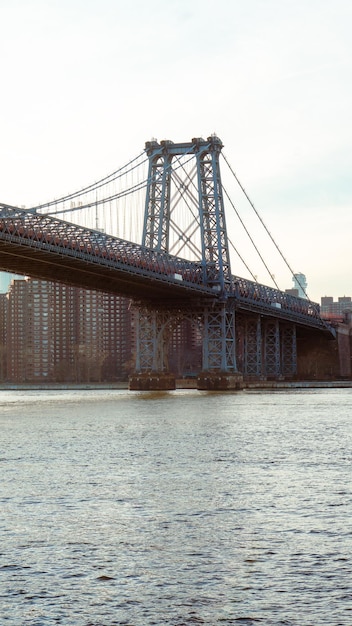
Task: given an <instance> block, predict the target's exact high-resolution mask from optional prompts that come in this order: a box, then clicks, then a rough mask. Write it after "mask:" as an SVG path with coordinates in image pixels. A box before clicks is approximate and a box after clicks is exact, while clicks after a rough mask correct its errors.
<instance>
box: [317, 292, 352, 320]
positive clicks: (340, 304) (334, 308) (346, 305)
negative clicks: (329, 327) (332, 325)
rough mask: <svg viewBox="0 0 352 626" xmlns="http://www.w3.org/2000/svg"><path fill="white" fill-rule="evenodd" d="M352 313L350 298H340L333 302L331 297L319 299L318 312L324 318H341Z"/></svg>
mask: <svg viewBox="0 0 352 626" xmlns="http://www.w3.org/2000/svg"><path fill="white" fill-rule="evenodd" d="M347 311H352V301H351V296H342V297H340V298H338V300H337V302H334V298H333V297H331V296H324V297H323V298H321V305H320V312H321V315H322V316H323V317H326V318H331V319H334V318H343V316H344V314H345V312H347Z"/></svg>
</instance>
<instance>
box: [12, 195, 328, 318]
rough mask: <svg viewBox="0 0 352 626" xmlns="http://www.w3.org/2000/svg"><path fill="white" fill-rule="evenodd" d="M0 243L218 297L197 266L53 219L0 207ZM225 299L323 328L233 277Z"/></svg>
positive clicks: (267, 290) (316, 313) (312, 309)
mask: <svg viewBox="0 0 352 626" xmlns="http://www.w3.org/2000/svg"><path fill="white" fill-rule="evenodd" d="M0 238H1V239H4V238H5V239H8V240H10V241H14V242H17V243H20V244H26V245H29V246H35V247H39V248H42V249H43V248H46V249H47V250H50V251H54V252H56V253H58V254H60V253H61V254H62V253H64V254H65V255H71V256H76V257H80V258H85V259H89V260H90V261H93V262H97V263H102V264H104V265H107V264H108V265H111V266H112V267H115V268H122V269H124V270H125V271H130V272H131V273H135V274H144V275H149V276H150V275H152V276H155V278H156V279H159V280H165V281H168V282H170V281H174V282H177V283H183V284H185V286H187V285H188V286H189V285H193V286H194V288H196V289H197V290H200V292H202V293H204V294H208V295H209V294H213V295H214V296H215V297H217V295H218V292H217V285H216V284H215V285H209V284H208V282H207V280H206V270H205V272H204V267H203V266H202V264H201V263H200V262H192V261H188V260H185V259H182V258H179V257H175V256H172V255H169V254H167V253H166V252H157V251H155V250H152V249H150V248H146V247H143V246H140V245H138V244H135V243H132V242H129V241H126V240H123V239H119V238H118V237H113V236H111V235H107V234H105V233H103V232H100V231H98V230H91V229H87V228H84V227H81V226H78V225H76V224H72V223H70V222H65V221H63V220H59V219H57V218H55V217H53V216H48V215H41V214H37V213H35V212H30V211H25V210H22V209H17V208H16V207H9V206H7V205H0ZM227 295H229V296H231V297H234V298H235V300H236V303H237V304H238V307H239V308H244V309H252V310H254V311H262V312H265V314H267V315H270V314H272V315H275V316H276V317H280V315H282V317H285V316H286V317H287V316H289V317H290V319H297V321H299V320H301V321H302V322H303V323H307V322H308V324H309V325H311V326H315V327H319V328H320V327H321V328H324V327H327V326H328V324H327V323H326V322H325V321H324V320H322V319H321V316H320V307H319V305H318V304H316V303H313V302H311V301H309V300H306V299H304V298H299V297H296V296H292V295H290V294H287V293H285V292H282V291H278V290H277V289H274V288H272V287H268V286H266V285H261V284H258V283H256V282H254V281H250V280H247V279H245V278H241V277H239V276H233V277H232V283H231V284H228V285H227Z"/></svg>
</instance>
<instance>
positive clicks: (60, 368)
mask: <svg viewBox="0 0 352 626" xmlns="http://www.w3.org/2000/svg"><path fill="white" fill-rule="evenodd" d="M1 296H2V297H1V303H2V308H1V311H0V319H1V320H2V323H1V327H3V328H4V330H3V335H2V337H1V340H2V346H3V352H4V353H6V357H5V359H4V360H5V363H4V364H3V372H2V379H3V380H5V379H6V380H7V381H9V382H24V381H27V382H44V381H56V382H103V381H109V382H113V381H116V380H119V379H121V378H125V377H126V376H127V373H126V367H128V363H130V361H131V356H132V340H133V337H132V334H133V325H132V320H131V313H130V310H129V301H128V300H127V299H126V298H121V297H119V296H114V295H111V294H106V293H104V292H97V291H87V290H85V289H79V288H77V287H70V286H67V285H63V284H60V283H53V282H48V281H43V280H35V279H28V278H26V279H23V280H13V281H12V283H11V285H10V288H9V291H8V293H7V294H6V295H5V296H4V294H1ZM0 332H1V331H0Z"/></svg>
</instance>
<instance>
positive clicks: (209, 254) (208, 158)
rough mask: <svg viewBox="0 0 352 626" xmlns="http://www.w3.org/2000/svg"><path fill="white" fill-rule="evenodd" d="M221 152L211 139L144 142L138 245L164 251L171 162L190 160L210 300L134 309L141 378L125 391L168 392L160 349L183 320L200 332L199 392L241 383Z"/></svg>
mask: <svg viewBox="0 0 352 626" xmlns="http://www.w3.org/2000/svg"><path fill="white" fill-rule="evenodd" d="M222 147H223V144H222V142H221V140H220V139H219V138H218V137H216V136H215V135H213V136H211V137H208V139H207V140H204V139H201V138H197V139H192V141H191V142H190V143H173V142H172V141H162V142H161V143H160V144H159V143H158V142H157V141H155V140H153V141H150V142H147V143H146V153H147V155H148V158H149V171H148V186H147V194H146V203H145V215H144V228H143V237H142V245H143V246H145V247H147V248H151V249H153V250H155V251H160V252H170V248H169V246H170V225H171V197H172V190H171V186H172V180H173V173H174V171H173V160H174V158H175V157H184V156H190V158H191V157H192V158H193V159H194V160H195V168H196V181H197V182H196V187H197V195H198V197H197V200H196V204H197V208H198V215H197V222H198V228H199V229H200V241H201V255H202V258H201V268H202V282H203V284H204V285H206V286H208V287H211V289H212V290H213V291H214V300H213V301H212V302H211V303H209V302H207V303H206V304H205V303H203V304H202V303H201V302H199V303H198V304H193V305H192V307H191V308H189V307H188V308H187V307H185V308H183V309H182V311H181V310H180V309H179V308H178V309H175V305H174V304H172V303H171V302H168V301H167V300H165V301H163V302H160V303H159V304H158V308H155V305H154V306H153V305H150V306H148V305H146V304H144V305H143V304H142V303H141V304H140V305H139V307H138V312H137V318H138V320H137V329H136V334H137V358H136V372H140V373H141V377H140V378H138V375H137V376H135V377H134V381H135V382H134V383H133V380H132V382H131V381H130V387H131V388H135V389H136V388H146V387H145V386H144V387H143V384H144V383H143V381H144V382H145V380H147V379H148V380H149V383H148V384H150V385H154V386H153V387H152V386H150V388H170V386H171V387H172V385H173V384H174V383H172V376H170V375H169V374H168V366H167V362H166V354H167V348H166V345H167V340H168V337H169V336H170V333H171V332H172V330H173V328H174V327H175V326H176V325H177V324H178V323H179V322H180V320H181V319H184V318H188V319H192V320H193V321H194V323H197V324H199V325H200V327H201V328H202V336H203V371H202V373H201V375H200V377H199V379H198V386H199V388H205V389H206V388H222V389H224V388H225V389H226V388H234V387H238V386H239V381H241V380H242V376H241V375H240V374H239V373H238V371H237V366H236V351H235V343H236V339H235V308H234V306H233V284H232V281H233V279H232V274H231V265H230V256H229V246H228V239H227V231H226V222H225V212H224V202H223V194H222V184H221V176H220V166H219V157H220V153H221V149H222ZM231 300H232V306H231V305H230V301H231ZM148 377H149V378H148ZM137 379H138V380H137ZM156 381H157V382H156ZM163 385H165V386H164V387H163Z"/></svg>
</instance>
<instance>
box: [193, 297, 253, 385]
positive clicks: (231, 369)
mask: <svg viewBox="0 0 352 626" xmlns="http://www.w3.org/2000/svg"><path fill="white" fill-rule="evenodd" d="M197 387H198V389H202V390H216V391H220V390H230V389H241V388H242V387H243V376H242V374H241V373H239V372H238V371H237V366H236V341H235V310H234V309H233V308H232V309H230V308H229V307H228V306H227V305H226V303H221V304H220V305H215V306H214V307H212V308H206V309H205V310H204V335H203V371H202V372H200V374H199V376H198V380H197Z"/></svg>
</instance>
